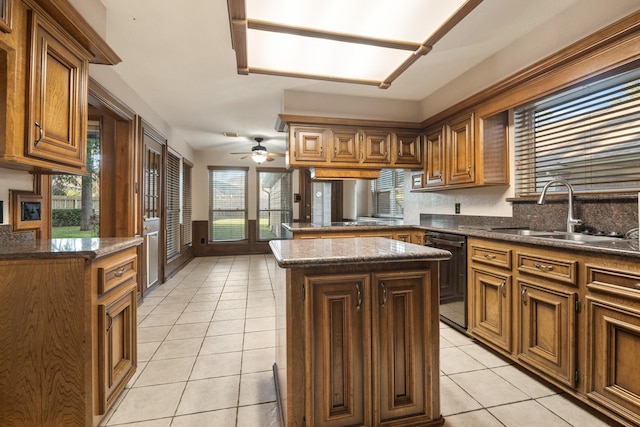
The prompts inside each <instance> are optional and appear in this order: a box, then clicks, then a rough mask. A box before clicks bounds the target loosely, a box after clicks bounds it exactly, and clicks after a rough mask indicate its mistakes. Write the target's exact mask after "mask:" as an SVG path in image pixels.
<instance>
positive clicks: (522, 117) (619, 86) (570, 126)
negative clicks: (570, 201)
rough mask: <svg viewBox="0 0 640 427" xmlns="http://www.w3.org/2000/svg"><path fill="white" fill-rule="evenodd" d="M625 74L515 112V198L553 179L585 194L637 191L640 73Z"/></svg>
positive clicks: (537, 190)
mask: <svg viewBox="0 0 640 427" xmlns="http://www.w3.org/2000/svg"><path fill="white" fill-rule="evenodd" d="M637 66H638V64H636V65H635V67H637ZM629 68H630V67H627V69H625V70H622V71H618V72H615V73H609V74H608V75H607V76H603V77H602V78H599V79H597V81H593V82H589V83H587V84H582V85H580V86H579V87H574V88H570V89H567V90H563V91H561V92H560V93H558V94H555V95H553V96H549V97H546V98H544V99H542V100H540V101H537V102H534V103H532V104H529V105H526V106H524V107H522V108H519V109H517V110H516V111H515V137H516V141H515V143H516V146H515V166H516V195H517V196H522V195H528V194H536V193H540V192H541V191H542V187H543V186H544V185H545V184H546V183H548V182H549V181H551V180H553V179H564V180H566V181H568V182H569V183H571V185H572V186H573V187H574V189H575V190H576V191H583V192H588V191H608V190H622V191H625V190H626V191H628V190H637V189H638V188H640V69H631V70H629ZM551 190H553V191H558V190H560V191H564V190H563V187H560V188H558V187H552V188H550V191H551Z"/></svg>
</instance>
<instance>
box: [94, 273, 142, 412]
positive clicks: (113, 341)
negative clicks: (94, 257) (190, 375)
mask: <svg viewBox="0 0 640 427" xmlns="http://www.w3.org/2000/svg"><path fill="white" fill-rule="evenodd" d="M113 292H114V294H113V295H111V294H107V296H105V297H104V299H103V300H102V301H100V302H99V304H98V319H99V322H98V324H99V337H98V346H99V356H98V357H99V361H98V383H99V386H98V387H99V392H98V395H99V411H100V413H101V414H102V413H105V412H106V411H107V410H108V409H109V407H110V406H111V405H112V404H113V402H114V401H115V399H116V398H117V396H118V395H119V393H120V391H121V390H122V389H123V388H124V386H125V385H126V384H127V381H129V379H130V378H131V377H132V376H133V374H134V372H135V370H136V359H137V347H136V332H135V331H136V293H137V283H136V282H135V281H131V282H128V283H127V284H126V285H122V289H118V290H117V291H115V290H114V291H113Z"/></svg>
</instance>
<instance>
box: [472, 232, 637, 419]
mask: <svg viewBox="0 0 640 427" xmlns="http://www.w3.org/2000/svg"><path fill="white" fill-rule="evenodd" d="M468 242H469V252H468V254H469V259H468V261H469V270H468V271H469V278H470V281H469V315H470V319H469V325H470V326H469V334H470V335H471V336H473V337H474V338H476V339H478V340H479V341H481V342H483V343H485V344H487V345H488V346H490V347H492V348H493V349H494V350H496V351H498V352H500V353H501V354H502V355H504V356H506V357H508V358H510V359H511V360H512V361H513V362H514V363H517V364H519V365H520V366H521V367H523V368H525V369H528V370H530V371H531V372H533V373H535V374H537V375H539V376H541V377H542V378H544V379H545V380H548V381H549V382H551V383H553V384H555V385H556V386H558V387H559V388H561V389H562V390H564V391H565V392H567V393H568V394H570V395H572V396H573V397H574V398H576V399H578V400H580V401H581V402H583V403H585V404H588V405H590V406H591V407H592V408H594V409H596V410H598V411H600V412H602V413H603V414H605V415H606V416H608V417H610V418H611V419H613V420H615V421H616V422H618V423H620V424H621V425H624V426H629V427H632V426H633V427H636V426H638V425H640V369H639V367H640V364H638V356H637V355H638V354H640V267H638V263H637V258H625V257H620V256H615V255H606V254H600V253H599V254H594V253H591V252H587V251H578V250H575V251H567V250H561V249H554V248H548V247H547V248H543V247H539V246H533V245H514V244H512V243H506V242H500V241H494V240H487V239H477V238H469V240H468ZM512 286H513V289H512Z"/></svg>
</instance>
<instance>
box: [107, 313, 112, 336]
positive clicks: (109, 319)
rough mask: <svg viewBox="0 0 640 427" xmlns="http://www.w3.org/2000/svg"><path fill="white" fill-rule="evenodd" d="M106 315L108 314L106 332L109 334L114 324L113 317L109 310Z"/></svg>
mask: <svg viewBox="0 0 640 427" xmlns="http://www.w3.org/2000/svg"><path fill="white" fill-rule="evenodd" d="M106 315H107V330H106V333H107V334H108V333H109V332H110V331H111V327H112V326H113V317H111V314H109V312H107V313H106Z"/></svg>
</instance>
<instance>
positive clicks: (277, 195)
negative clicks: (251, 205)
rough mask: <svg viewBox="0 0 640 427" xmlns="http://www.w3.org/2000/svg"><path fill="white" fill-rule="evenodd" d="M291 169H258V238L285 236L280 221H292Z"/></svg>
mask: <svg viewBox="0 0 640 427" xmlns="http://www.w3.org/2000/svg"><path fill="white" fill-rule="evenodd" d="M291 176H292V175H291V171H280V170H262V169H258V240H272V239H282V238H284V237H285V235H284V230H283V229H282V223H290V222H292V221H293V204H292V202H291V193H292V188H291Z"/></svg>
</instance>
